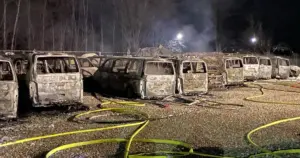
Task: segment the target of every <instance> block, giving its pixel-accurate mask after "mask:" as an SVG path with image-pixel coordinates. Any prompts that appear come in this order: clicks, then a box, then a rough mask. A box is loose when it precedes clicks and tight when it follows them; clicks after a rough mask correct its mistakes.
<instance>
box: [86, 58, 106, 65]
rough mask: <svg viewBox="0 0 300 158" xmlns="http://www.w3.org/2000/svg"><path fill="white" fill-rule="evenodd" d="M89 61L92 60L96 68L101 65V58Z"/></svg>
mask: <svg viewBox="0 0 300 158" xmlns="http://www.w3.org/2000/svg"><path fill="white" fill-rule="evenodd" d="M89 59H90V60H91V62H92V64H93V65H94V66H95V67H98V66H99V65H100V63H101V58H99V57H90V58H89ZM102 63H103V61H102Z"/></svg>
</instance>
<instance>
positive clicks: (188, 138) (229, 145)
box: [0, 85, 300, 158]
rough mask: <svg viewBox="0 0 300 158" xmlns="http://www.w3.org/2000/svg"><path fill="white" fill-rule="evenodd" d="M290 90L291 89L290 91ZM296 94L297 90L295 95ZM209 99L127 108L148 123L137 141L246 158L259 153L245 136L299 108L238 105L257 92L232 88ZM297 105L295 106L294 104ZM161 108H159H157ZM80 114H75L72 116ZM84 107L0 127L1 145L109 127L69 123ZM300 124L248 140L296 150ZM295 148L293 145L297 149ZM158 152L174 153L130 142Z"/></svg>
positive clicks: (28, 151) (94, 148)
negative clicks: (213, 105)
mask: <svg viewBox="0 0 300 158" xmlns="http://www.w3.org/2000/svg"><path fill="white" fill-rule="evenodd" d="M264 86H269V87H270V88H271V87H272V88H278V89H286V88H287V87H286V86H285V87H284V86H278V85H275V86H274V85H264ZM291 90H294V89H291ZM265 91H266V96H264V97H263V98H258V99H259V100H269V101H285V102H296V103H297V102H299V101H300V99H299V98H300V97H299V95H300V94H297V93H290V92H279V91H272V90H265ZM299 92H300V90H299ZM210 94H211V95H208V96H205V97H202V99H199V100H202V102H201V101H200V102H199V103H198V104H195V105H192V106H187V103H172V102H171V101H169V102H162V103H161V104H162V105H164V106H158V105H155V104H151V103H150V102H146V106H144V107H130V106H129V107H127V106H126V108H133V109H136V110H139V111H141V112H144V113H147V114H148V115H149V117H150V118H151V119H154V118H163V119H158V120H153V121H151V122H150V123H149V124H148V125H147V126H146V128H145V129H144V130H142V131H141V132H140V133H139V134H138V135H137V136H136V138H155V139H171V140H180V141H183V142H186V143H189V144H191V145H192V146H193V147H194V149H195V151H199V152H204V153H210V154H217V155H226V156H237V157H247V156H249V155H251V154H253V153H256V152H258V149H256V148H254V147H252V146H251V145H249V143H248V142H247V141H246V139H245V135H246V134H247V133H248V132H249V131H251V130H252V129H255V128H257V127H259V126H261V125H264V124H266V123H270V122H273V121H276V120H279V119H285V118H291V117H297V116H300V108H299V107H298V106H296V105H280V104H263V103H254V102H249V101H245V100H243V98H245V97H248V96H252V95H256V94H260V92H259V90H258V88H249V87H237V88H230V89H229V90H222V91H211V92H210ZM203 100H213V101H217V102H222V103H226V104H242V105H244V106H243V107H236V106H232V105H218V108H210V105H211V104H208V103H207V104H205V102H204V101H203ZM84 103H85V105H86V106H87V107H88V108H89V109H90V110H95V109H98V107H99V103H100V102H99V100H98V99H96V98H95V97H94V96H91V95H87V94H86V96H85V97H84ZM299 103H300V102H299ZM102 106H103V107H124V106H120V105H102ZM162 107H163V108H162ZM77 110H80V111H77ZM86 110H87V108H82V109H76V110H73V111H72V110H71V111H70V112H68V111H63V112H62V111H61V110H52V111H51V110H50V112H49V111H46V112H45V111H37V112H32V113H30V114H28V115H26V117H23V118H20V119H18V120H17V121H10V122H3V121H2V122H0V143H3V142H9V141H14V140H19V139H23V138H29V137H34V136H41V135H47V134H53V133H60V132H66V131H74V130H82V129H90V128H99V127H106V126H112V125H116V124H107V123H100V124H99V123H88V122H85V123H84V122H83V123H78V122H72V121H68V120H70V118H71V117H72V116H74V115H75V114H79V113H82V112H85V111H86ZM90 119H92V120H93V121H95V122H97V121H103V120H104V121H105V120H106V121H107V120H109V121H111V120H113V121H120V120H135V119H139V118H137V117H136V116H130V115H119V114H116V113H112V112H102V113H98V114H95V115H91V117H90ZM299 124H300V122H299V121H294V122H287V123H284V124H280V125H276V126H273V127H270V128H267V129H264V130H261V131H258V132H256V133H254V134H253V135H252V139H253V140H254V141H255V142H256V143H257V144H259V145H261V146H263V147H267V148H268V149H272V150H276V149H279V148H280V149H286V148H297V147H298V148H299V143H297V142H299V139H300V136H299V135H300V132H299V131H300V126H299ZM135 130H136V127H127V128H120V129H114V130H109V131H101V132H92V133H85V134H75V135H69V136H63V137H56V138H50V139H44V140H39V141H32V142H28V143H24V144H18V145H13V146H8V147H4V148H0V157H1V158H2V157H3V158H6V157H8V158H9V157H16V158H18V157H20V158H23V157H34V158H37V157H44V156H45V153H47V152H48V151H50V150H51V149H53V148H55V147H58V146H60V145H64V144H68V143H74V142H80V141H89V140H94V139H107V138H129V137H130V136H131V134H132V133H133V132H134V131H135ZM297 144H298V145H297ZM157 150H178V149H177V147H174V146H168V145H159V144H149V143H133V144H132V146H131V150H130V151H131V152H132V153H138V152H151V151H157ZM123 152H124V144H123V143H106V144H99V145H90V146H85V147H80V148H74V149H69V150H66V151H64V152H60V153H57V154H56V155H55V157H71V158H75V157H76V158H79V157H80V158H83V157H84V158H85V157H119V156H122V153H123Z"/></svg>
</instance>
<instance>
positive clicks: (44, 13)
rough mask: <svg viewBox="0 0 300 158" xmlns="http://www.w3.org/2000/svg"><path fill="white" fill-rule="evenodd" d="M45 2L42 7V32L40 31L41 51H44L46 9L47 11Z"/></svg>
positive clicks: (45, 0) (45, 1)
mask: <svg viewBox="0 0 300 158" xmlns="http://www.w3.org/2000/svg"><path fill="white" fill-rule="evenodd" d="M47 2H48V1H47V0H44V7H43V22H42V23H43V30H42V50H44V49H45V17H46V9H47Z"/></svg>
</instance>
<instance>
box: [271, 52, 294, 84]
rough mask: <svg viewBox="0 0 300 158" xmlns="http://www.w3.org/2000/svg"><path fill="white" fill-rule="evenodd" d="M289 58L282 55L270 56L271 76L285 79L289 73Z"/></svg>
mask: <svg viewBox="0 0 300 158" xmlns="http://www.w3.org/2000/svg"><path fill="white" fill-rule="evenodd" d="M290 70H291V68H290V60H289V59H287V58H282V57H278V56H277V57H273V58H272V78H278V79H287V78H288V77H289V75H290Z"/></svg>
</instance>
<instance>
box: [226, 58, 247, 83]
mask: <svg viewBox="0 0 300 158" xmlns="http://www.w3.org/2000/svg"><path fill="white" fill-rule="evenodd" d="M225 62H226V64H225V68H226V76H227V77H226V80H227V84H238V83H241V82H244V74H243V71H244V70H243V63H242V60H240V59H226V61H225Z"/></svg>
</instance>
